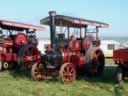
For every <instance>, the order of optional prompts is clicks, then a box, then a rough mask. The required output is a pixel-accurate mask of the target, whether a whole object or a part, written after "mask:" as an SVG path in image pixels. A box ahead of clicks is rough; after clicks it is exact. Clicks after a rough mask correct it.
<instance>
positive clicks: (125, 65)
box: [113, 48, 128, 83]
mask: <svg viewBox="0 0 128 96" xmlns="http://www.w3.org/2000/svg"><path fill="white" fill-rule="evenodd" d="M113 60H114V61H115V64H117V65H118V67H117V71H116V77H117V81H118V82H119V83H121V82H122V81H123V80H125V79H126V77H128V48H122V49H118V50H114V51H113Z"/></svg>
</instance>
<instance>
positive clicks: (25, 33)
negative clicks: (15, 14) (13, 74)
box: [0, 20, 42, 70]
mask: <svg viewBox="0 0 128 96" xmlns="http://www.w3.org/2000/svg"><path fill="white" fill-rule="evenodd" d="M36 30H42V28H41V27H39V26H32V25H28V24H22V23H16V22H11V21H5V20H0V70H3V69H8V68H9V67H10V68H11V67H14V66H16V65H19V67H20V68H21V69H31V66H32V64H33V63H35V62H39V61H40V59H41V54H40V52H39V51H38V49H37V44H38V40H37V38H36V36H35V31H36Z"/></svg>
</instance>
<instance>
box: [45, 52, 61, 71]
mask: <svg viewBox="0 0 128 96" xmlns="http://www.w3.org/2000/svg"><path fill="white" fill-rule="evenodd" d="M43 60H44V61H46V62H45V63H47V64H46V65H52V66H54V67H56V68H59V67H60V66H61V64H62V63H63V56H62V52H60V51H58V50H53V51H48V52H46V54H45V55H44V56H43Z"/></svg>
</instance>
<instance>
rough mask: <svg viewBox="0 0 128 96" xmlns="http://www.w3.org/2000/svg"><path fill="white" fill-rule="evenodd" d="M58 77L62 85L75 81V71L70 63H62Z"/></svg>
mask: <svg viewBox="0 0 128 96" xmlns="http://www.w3.org/2000/svg"><path fill="white" fill-rule="evenodd" d="M59 74H60V77H61V80H62V82H63V83H64V84H70V83H73V82H74V81H75V79H76V69H75V66H74V65H73V64H72V63H64V64H63V65H62V66H61V68H60V72H59Z"/></svg>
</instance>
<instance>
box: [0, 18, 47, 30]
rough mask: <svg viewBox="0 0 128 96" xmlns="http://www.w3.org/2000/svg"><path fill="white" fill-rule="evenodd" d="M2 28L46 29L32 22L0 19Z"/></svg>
mask: <svg viewBox="0 0 128 96" xmlns="http://www.w3.org/2000/svg"><path fill="white" fill-rule="evenodd" d="M0 28H2V29H7V30H17V31H22V30H27V29H31V30H40V31H41V30H44V29H45V28H43V27H40V26H34V25H30V24H24V23H18V22H13V21H7V20H0Z"/></svg>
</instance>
